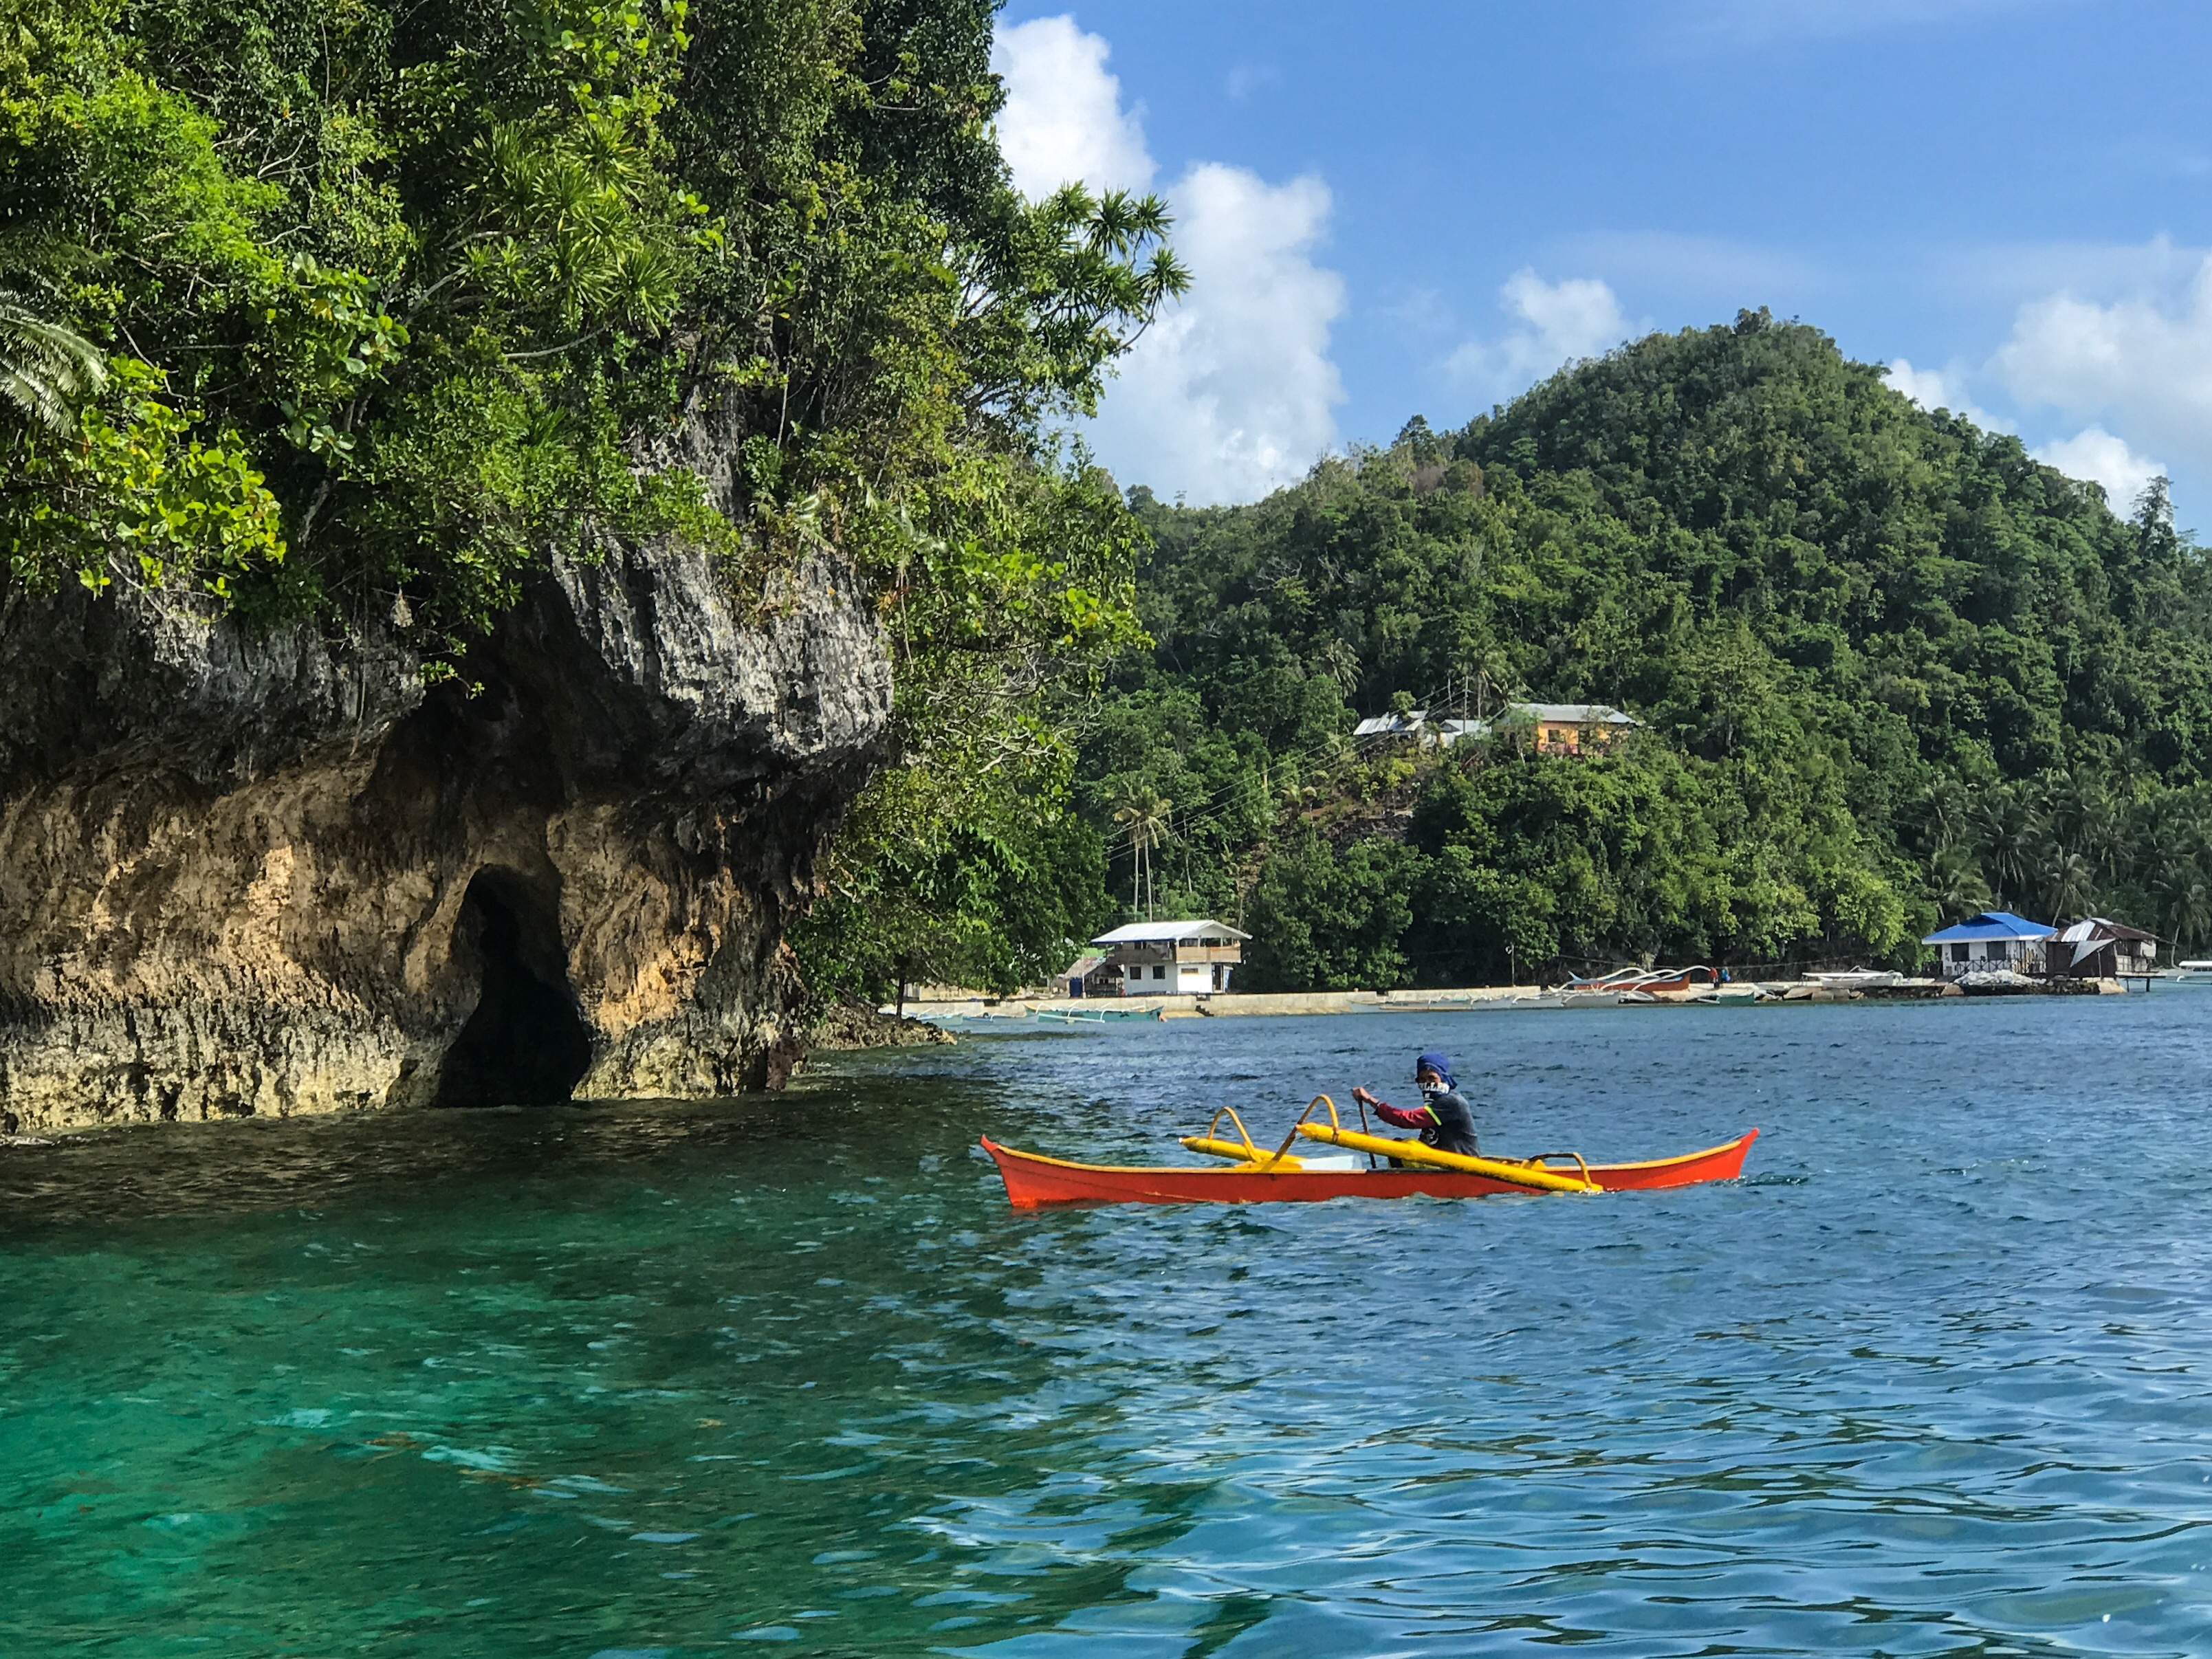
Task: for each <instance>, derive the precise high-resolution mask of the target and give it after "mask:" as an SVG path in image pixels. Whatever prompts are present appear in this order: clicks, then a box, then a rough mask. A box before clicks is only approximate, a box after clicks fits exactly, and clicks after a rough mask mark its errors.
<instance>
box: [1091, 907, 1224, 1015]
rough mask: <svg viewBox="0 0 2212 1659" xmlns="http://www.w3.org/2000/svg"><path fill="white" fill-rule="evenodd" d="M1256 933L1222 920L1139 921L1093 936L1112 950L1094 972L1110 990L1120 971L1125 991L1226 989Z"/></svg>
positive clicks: (1132, 994) (1161, 992) (1154, 993)
mask: <svg viewBox="0 0 2212 1659" xmlns="http://www.w3.org/2000/svg"><path fill="white" fill-rule="evenodd" d="M1251 937H1252V936H1251V935H1250V934H1249V933H1239V932H1238V931H1237V929H1236V928H1234V927H1229V926H1228V925H1227V924H1225V923H1223V922H1218V921H1133V922H1131V923H1130V924H1129V925H1128V926H1127V927H1116V928H1115V930H1114V931H1113V932H1112V933H1101V934H1100V935H1099V936H1098V937H1097V939H1092V940H1091V944H1093V945H1097V946H1098V947H1099V948H1100V949H1102V950H1103V951H1105V953H1106V962H1105V966H1104V968H1103V969H1101V970H1100V971H1099V973H1098V974H1097V975H1094V977H1096V978H1099V979H1102V980H1103V984H1104V988H1105V994H1108V995H1111V994H1113V989H1112V983H1113V976H1114V975H1115V974H1117V973H1118V975H1119V976H1120V980H1121V995H1123V996H1125V997H1148V996H1149V997H1166V996H1194V995H1196V996H1203V995H1206V994H1210V993H1212V992H1215V991H1225V990H1227V989H1228V988H1229V976H1230V975H1231V973H1232V972H1233V971H1234V970H1235V969H1236V968H1237V965H1238V964H1239V963H1242V962H1243V960H1244V941H1245V940H1246V939H1249V938H1251Z"/></svg>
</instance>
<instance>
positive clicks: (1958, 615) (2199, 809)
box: [1078, 313, 2212, 987]
mask: <svg viewBox="0 0 2212 1659" xmlns="http://www.w3.org/2000/svg"><path fill="white" fill-rule="evenodd" d="M1133 500H1134V503H1135V507H1136V511H1137V516H1138V517H1139V519H1140V520H1142V521H1143V523H1144V524H1145V526H1146V528H1147V529H1148V530H1149V531H1150V532H1152V537H1153V545H1152V548H1151V549H1150V550H1148V552H1147V553H1146V556H1145V559H1144V561H1143V562H1142V564H1141V566H1140V568H1139V614H1140V615H1141V617H1143V619H1144V623H1145V625H1146V629H1147V630H1148V632H1149V633H1150V635H1151V636H1152V645H1151V646H1150V647H1148V648H1146V649H1144V650H1141V651H1132V652H1129V653H1125V655H1124V656H1123V657H1122V659H1121V660H1120V661H1119V662H1118V663H1117V664H1116V665H1115V670H1114V671H1113V673H1112V675H1111V676H1110V678H1109V684H1108V685H1107V687H1106V688H1105V690H1103V693H1102V694H1101V695H1100V696H1098V697H1097V698H1096V699H1091V700H1086V702H1085V708H1084V709H1083V718H1084V720H1085V730H1084V736H1083V738H1082V750H1083V763H1082V765H1081V767H1080V768H1079V778H1080V780H1081V781H1080V782H1079V785H1078V794H1079V799H1080V800H1081V802H1082V805H1083V807H1084V811H1085V817H1087V818H1088V820H1089V821H1090V822H1091V823H1092V824H1093V825H1094V826H1095V827H1096V828H1097V829H1098V830H1099V831H1100V833H1101V834H1102V835H1104V836H1108V837H1109V848H1110V853H1111V857H1112V860H1113V862H1112V870H1113V877H1114V884H1115V890H1116V892H1117V895H1118V896H1120V897H1121V901H1122V903H1123V906H1124V908H1127V909H1131V910H1137V911H1141V910H1142V909H1144V908H1146V907H1148V906H1149V907H1152V908H1158V909H1160V910H1161V911H1162V912H1163V913H1170V914H1172V913H1185V912H1188V913H1195V914H1204V915H1222V916H1224V917H1225V919H1229V920H1236V921H1241V922H1242V924H1243V926H1244V927H1246V928H1247V929H1248V930H1249V931H1250V932H1251V933H1253V934H1254V935H1255V939H1254V942H1253V945H1252V946H1251V947H1250V951H1249V956H1250V958H1251V960H1250V963H1249V967H1248V969H1247V970H1246V975H1245V982H1246V983H1247V984H1249V985H1252V986H1254V987H1309V986H1347V985H1367V986H1391V985H1409V984H1422V983H1429V984H1435V983H1452V982H1468V981H1486V980H1491V979H1497V980H1504V979H1506V978H1507V977H1509V976H1511V975H1522V976H1531V975H1557V974H1559V973H1562V972H1566V971H1576V970H1585V969H1592V968H1595V967H1600V966H1606V965H1610V964H1613V963H1622V962H1631V961H1638V960H1645V959H1650V958H1665V959H1668V960H1672V961H1682V960H1691V961H1711V962H1715V963H1736V964H1753V963H1814V962H1829V963H1842V962H1844V961H1872V962H1881V963H1897V964H1900V965H1911V963H1914V962H1915V961H1917V959H1918V957H1919V952H1920V947H1919V946H1918V945H1917V939H1918V938H1919V936H1920V935H1921V934H1922V933H1924V932H1926V931H1929V929H1931V928H1932V927H1934V926H1936V924H1937V923H1938V922H1939V921H1943V920H1948V919H1955V918H1957V917H1958V916H1960V915H1965V914H1968V913H1971V912H1972V911H1974V910H1977V909H1979V908H1983V907H1984V906H1985V905H1990V904H2002V905H2008V906H2011V907H2014V908H2021V909H2023V910H2025V911H2027V912H2029V913H2031V914H2034V915H2041V916H2045V917H2053V916H2063V917H2072V916H2078V915H2083V914H2086V913H2089V912H2093V911H2108V912H2111V913H2113V914H2117V915H2122V916H2124V917H2130V918H2133V919H2136V920H2138V921H2142V922H2143V923H2144V924H2146V925H2149V926H2152V927H2155V928H2157V929H2158V930H2160V932H2161V933H2164V934H2165V935H2166V937H2167V938H2169V939H2172V940H2174V941H2176V942H2178V943H2179V944H2181V945H2185V946H2192V947H2193V946H2199V945H2203V943H2204V942H2205V941H2206V939H2207V938H2208V935H2209V934H2212V903H2208V901H2209V900H2212V885H2209V884H2212V574H2208V570H2207V568H2206V565H2205V562H2204V559H2203V556H2202V555H2201V554H2200V552H2199V550H2197V548H2196V547H2195V546H2194V545H2193V544H2191V542H2190V541H2189V540H2188V539H2187V538H2185V537H2183V536H2181V535H2179V534H2178V533H2177V532H2176V531H2175V529H2174V526H2173V522H2172V508H2171V505H2170V502H2169V501H2168V500H2167V497H2166V491H2165V486H2164V484H2163V483H2159V484H2156V485H2154V487H2153V488H2152V489H2151V490H2150V491H2149V492H2148V494H2147V495H2145V497H2144V498H2143V499H2142V501H2140V502H2136V503H2124V504H2122V505H2123V507H2124V509H2125V513H2124V515H2123V514H2117V513H2114V512H2113V511H2112V507H2110V506H2109V505H2108V504H2107V503H2106V501H2105V499H2104V497H2103V495H2102V492H2101V491H2100V489H2099V488H2098V487H2097V486H2095V485H2094V484H2088V483H2081V482H2078V481H2075V480H2073V479H2069V478H2066V477H2062V476H2061V475H2060V474H2059V473H2057V471H2054V470H2052V469H2051V468H2050V467H2048V466H2045V465H2041V464H2040V463H2039V462H2037V461H2035V460H2034V459H2032V458H2031V457H2030V456H2029V455H2028V454H2027V452H2026V450H2025V449H2024V448H2023V447H2022V446H2021V443H2020V441H2019V440H2018V439H2016V438H2015V437H2012V436H2010V435H2005V434H2002V433H1991V432H1985V431H1983V430H1980V429H1979V428H1977V427H1976V426H1974V425H1973V424H1972V422H1968V421H1966V420H1964V419H1961V418H1959V417H1956V416H1952V415H1949V414H1947V413H1942V412H1936V413H1930V412H1928V411H1924V410H1920V409H1918V408H1917V407H1915V406H1914V405H1912V404H1911V403H1909V402H1908V401H1907V400H1906V399H1905V398H1903V397H1901V396H1900V395H1899V394H1898V393H1897V392H1895V391H1894V390H1893V389H1892V388H1891V387H1890V386H1887V384H1886V383H1885V382H1884V380H1883V378H1882V374H1881V370H1880V369H1879V368H1875V367H1873V366H1870V365H1867V364H1861V363H1854V362H1849V361H1847V360H1846V359H1845V358H1844V356H1842V355H1841V354H1840V353H1839V352H1838V350H1837V349H1836V348H1835V346H1834V344H1833V343H1832V342H1831V341H1830V340H1828V339H1827V338H1826V337H1825V336H1823V335H1821V334H1820V333H1819V332H1818V331H1815V330H1814V329H1812V328H1809V327H1806V326H1803V325H1796V324H1784V323H1778V322H1777V321H1775V320H1774V319H1772V318H1771V317H1770V316H1768V315H1766V314H1765V313H1745V314H1744V315H1743V316H1741V317H1740V318H1739V319H1737V321H1736V322H1735V324H1734V325H1727V326H1721V327H1715V328H1709V329H1701V330H1692V331H1684V332H1682V333H1679V334H1671V335H1668V334H1661V335H1654V336H1652V337H1649V338H1646V339H1644V340H1640V341H1638V342H1636V343H1632V344H1631V345H1628V346H1626V347H1624V348H1622V349H1620V350H1619V351H1616V352H1614V353H1613V354H1612V355H1610V356H1607V357H1605V358H1604V359H1602V360H1600V361H1597V362H1586V363H1583V364H1579V365H1576V366H1572V367H1571V368H1567V369H1565V370H1563V371H1562V372H1561V373H1559V374H1557V375H1555V376H1554V377H1553V378H1552V379H1551V380H1547V382H1545V383H1544V384H1543V385H1541V386H1537V387H1536V388H1534V390H1533V391H1531V392H1528V394H1527V395H1525V396H1524V397H1522V398H1519V399H1517V400H1516V402H1515V403H1513V404H1511V405H1510V406H1509V407H1506V408H1503V409H1500V410H1495V411H1493V412H1492V413H1490V414H1488V415H1485V416H1480V417H1478V418H1477V419H1475V420H1474V421H1473V422H1470V423H1469V424H1468V426H1467V427H1465V428H1462V429H1461V430H1459V431H1456V432H1453V433H1449V434H1438V433H1436V432H1433V431H1431V429H1430V428H1429V427H1428V426H1427V424H1426V422H1422V421H1419V420H1415V421H1413V422H1411V423H1409V424H1408V425H1407V428H1406V429H1405V431H1404V432H1402V433H1401V435H1400V436H1399V437H1398V439H1397V440H1396V441H1395V443H1393V444H1392V445H1391V446H1390V447H1389V448H1387V449H1379V450H1355V451H1354V452H1352V453H1351V454H1349V455H1346V456H1342V457H1335V458H1330V459H1324V460H1323V461H1322V462H1321V464H1320V465H1317V466H1316V468H1315V469H1314V471H1313V472H1312V473H1311V475H1310V477H1307V478H1306V479H1305V480H1304V482H1302V483H1299V484H1297V485H1296V486H1294V487H1292V488H1290V489H1285V490H1281V491H1279V492H1278V493H1277V494H1275V495H1272V496H1270V497H1268V498H1267V500H1265V501H1261V502H1258V503H1256V504H1255V505H1253V506H1250V507H1228V508H1212V509H1203V510H1193V509H1186V508H1182V507H1168V506H1165V505H1164V504H1162V503H1160V502H1159V501H1156V500H1154V499H1152V496H1151V495H1150V494H1149V492H1146V491H1144V490H1142V489H1139V490H1136V491H1135V492H1133ZM1528 700H1535V701H1547V702H1593V703H1605V704H1613V705H1616V706H1618V707H1620V708H1624V709H1626V710H1627V711H1628V712H1630V713H1631V714H1632V715H1634V716H1635V717H1636V718H1637V719H1638V720H1639V721H1640V722H1641V724H1640V726H1639V727H1638V729H1637V730H1636V731H1635V732H1633V733H1632V734H1631V735H1630V736H1629V737H1628V738H1626V740H1625V741H1623V742H1621V743H1619V744H1615V745H1613V746H1612V747H1611V748H1609V749H1607V750H1603V751H1602V752H1593V753H1590V754H1587V755H1584V756H1583V757H1579V758H1572V759H1570V758H1565V757H1558V756H1553V755H1547V754H1541V753H1539V752H1537V751H1536V749H1535V747H1534V745H1533V744H1530V743H1529V742H1528V740H1527V738H1526V734H1525V732H1519V731H1516V725H1515V722H1514V721H1513V720H1512V719H1511V718H1510V715H1509V716H1508V717H1506V718H1504V719H1502V720H1501V719H1499V718H1498V717H1499V716H1500V715H1501V714H1504V711H1506V709H1507V708H1508V706H1509V705H1510V704H1511V703H1513V702H1516V701H1528ZM1393 708H1395V709H1397V710H1400V711H1409V710H1413V709H1415V708H1419V709H1420V710H1422V711H1424V712H1425V713H1427V714H1430V715H1431V718H1432V720H1433V719H1437V718H1441V717H1443V716H1447V715H1453V716H1460V717H1465V718H1470V719H1472V718H1481V719H1485V720H1488V721H1490V722H1491V723H1492V726H1493V728H1494V729H1493V730H1492V732H1491V733H1490V735H1489V736H1488V737H1487V738H1480V739H1475V738H1468V739H1464V740H1460V741H1455V742H1452V743H1450V744H1424V743H1422V742H1419V741H1417V740H1407V739H1406V738H1390V737H1387V736H1385V737H1376V738H1365V739H1361V740H1359V741H1357V742H1355V741H1354V740H1352V738H1351V737H1350V735H1349V733H1350V732H1351V729H1352V724H1353V722H1354V720H1355V719H1356V718H1358V716H1360V715H1374V714H1384V713H1388V712H1389V711H1390V710H1392V709H1393ZM1431 729H1432V730H1433V728H1431ZM1138 799H1157V800H1160V801H1163V802H1170V801H1171V802H1173V803H1175V804H1176V805H1175V810H1174V811H1172V812H1168V813H1164V814H1163V815H1162V816H1163V817H1164V823H1162V824H1157V825H1155V826H1154V827H1153V828H1152V830H1151V832H1150V833H1149V834H1148V836H1146V839H1145V840H1144V841H1143V842H1139V841H1138V840H1137V839H1136V838H1135V837H1134V836H1133V835H1131V834H1130V833H1128V832H1127V831H1126V830H1121V832H1120V833H1118V834H1117V829H1120V825H1121V823H1122V822H1123V817H1122V815H1124V814H1125V813H1126V812H1127V811H1128V803H1130V802H1131V801H1133V800H1138ZM1147 872H1160V873H1161V874H1164V876H1165V878H1166V879H1165V880H1164V882H1160V883H1158V885H1159V886H1160V888H1161V890H1159V891H1158V892H1157V893H1153V892H1152V891H1150V890H1149V889H1150V886H1151V885H1152V883H1151V882H1149V881H1148V882H1146V883H1145V884H1144V886H1145V890H1139V878H1140V877H1143V876H1146V874H1147Z"/></svg>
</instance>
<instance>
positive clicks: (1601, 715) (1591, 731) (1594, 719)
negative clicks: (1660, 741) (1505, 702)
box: [1511, 702, 1638, 755]
mask: <svg viewBox="0 0 2212 1659" xmlns="http://www.w3.org/2000/svg"><path fill="white" fill-rule="evenodd" d="M1511 712H1512V713H1513V714H1517V715H1519V716H1520V717H1521V718H1522V720H1528V721H1529V722H1530V723H1531V724H1532V725H1533V726H1534V728H1535V733H1536V752H1537V753H1538V754H1540V755H1579V754H1581V753H1582V752H1583V749H1584V748H1589V749H1590V750H1600V749H1609V748H1611V747H1612V746H1613V744H1614V743H1615V742H1616V741H1618V740H1619V738H1620V734H1621V733H1622V732H1627V731H1631V730H1633V729H1634V727H1635V726H1637V724H1638V722H1637V721H1636V720H1632V719H1631V718H1630V717H1629V716H1628V715H1626V714H1622V713H1621V712H1620V710H1619V709H1618V708H1613V706H1612V705H1611V704H1610V703H1602V702H1516V703H1514V704H1512V705H1511Z"/></svg>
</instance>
